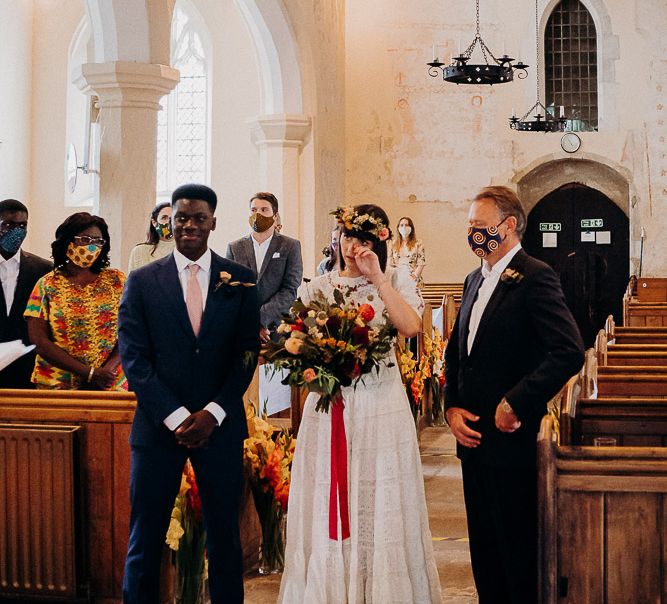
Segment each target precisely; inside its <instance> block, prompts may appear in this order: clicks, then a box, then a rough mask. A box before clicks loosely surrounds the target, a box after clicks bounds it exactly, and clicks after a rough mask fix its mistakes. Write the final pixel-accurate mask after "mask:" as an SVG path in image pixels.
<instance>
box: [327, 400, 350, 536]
mask: <svg viewBox="0 0 667 604" xmlns="http://www.w3.org/2000/svg"><path fill="white" fill-rule="evenodd" d="M344 408H345V404H344V403H343V397H342V396H341V395H340V394H338V395H337V396H336V397H335V398H334V399H333V400H332V401H331V406H330V409H329V412H330V413H331V487H330V488H329V539H333V540H334V541H338V500H339V499H340V532H341V540H343V541H344V540H345V539H349V537H350V512H349V510H348V504H347V438H346V437H345V420H344V419H343V409H344Z"/></svg>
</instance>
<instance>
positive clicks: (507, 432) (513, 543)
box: [445, 187, 583, 604]
mask: <svg viewBox="0 0 667 604" xmlns="http://www.w3.org/2000/svg"><path fill="white" fill-rule="evenodd" d="M469 223H470V227H469V232H468V241H469V245H470V247H471V249H472V250H473V252H474V253H475V254H477V256H479V257H480V258H483V261H482V266H481V267H480V268H478V269H477V270H475V271H473V272H472V273H470V274H469V275H468V277H467V278H466V280H465V284H464V293H463V300H462V303H461V310H460V312H459V316H458V318H457V320H456V324H455V325H454V329H453V332H452V336H451V339H450V341H449V345H448V346H447V350H446V353H445V362H446V387H445V397H446V414H447V421H448V423H449V425H450V426H451V429H452V433H453V434H454V436H455V437H456V440H457V454H458V457H459V458H460V459H461V465H462V469H463V487H464V497H465V504H466V511H467V516H468V534H469V537H470V556H471V561H472V568H473V575H474V577H475V584H476V586H477V591H478V594H479V601H480V604H505V603H508V604H510V603H511V604H518V603H522V604H524V603H525V604H535V602H537V565H536V559H537V471H536V456H537V448H536V437H537V432H538V429H539V424H540V420H541V418H542V417H543V416H544V414H545V413H546V412H547V402H548V401H549V399H550V398H551V397H553V396H554V394H556V393H557V392H558V390H559V389H560V388H561V386H563V384H564V383H565V382H566V381H567V380H568V378H569V377H570V376H572V375H573V374H575V373H576V372H577V371H579V369H580V368H581V365H582V363H583V344H582V341H581V336H580V335H579V331H578V330H577V326H576V323H575V322H574V319H573V318H572V314H571V313H570V311H569V310H568V308H567V306H566V305H565V299H564V296H563V293H562V291H561V286H560V282H559V280H558V277H557V276H556V274H555V273H554V271H553V270H552V269H551V268H550V267H549V266H547V265H546V264H544V263H543V262H540V261H539V260H536V259H535V258H531V257H530V256H528V254H526V253H525V252H524V251H523V249H522V248H521V237H522V235H523V233H524V231H525V228H526V216H525V213H524V211H523V208H522V207H521V203H520V201H519V199H518V198H517V196H516V194H515V193H514V192H513V191H511V190H510V189H508V188H506V187H488V188H486V189H484V190H482V191H481V192H480V193H479V194H478V195H477V196H476V197H475V199H474V201H473V203H472V205H471V208H470V212H469Z"/></svg>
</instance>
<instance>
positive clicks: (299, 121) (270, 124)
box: [250, 114, 311, 149]
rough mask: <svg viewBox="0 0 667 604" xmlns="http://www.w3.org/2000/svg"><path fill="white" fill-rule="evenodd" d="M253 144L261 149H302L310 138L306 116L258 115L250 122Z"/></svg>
mask: <svg viewBox="0 0 667 604" xmlns="http://www.w3.org/2000/svg"><path fill="white" fill-rule="evenodd" d="M250 129H251V136H252V140H253V142H254V143H255V144H256V145H257V146H258V147H260V148H262V147H282V148H297V149H300V148H302V147H303V146H304V145H305V144H306V143H307V142H308V140H309V138H310V131H311V119H310V117H308V116H307V115H290V114H274V115H260V116H259V117H257V118H255V119H254V120H251V122H250Z"/></svg>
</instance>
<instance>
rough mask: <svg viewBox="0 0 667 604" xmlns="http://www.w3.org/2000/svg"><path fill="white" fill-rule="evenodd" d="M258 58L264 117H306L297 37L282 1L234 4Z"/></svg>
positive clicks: (239, 1) (249, 0)
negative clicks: (253, 44) (246, 27)
mask: <svg viewBox="0 0 667 604" xmlns="http://www.w3.org/2000/svg"><path fill="white" fill-rule="evenodd" d="M234 2H235V4H236V6H237V7H238V8H239V10H240V12H241V14H242V15H243V18H244V19H245V21H246V25H247V26H248V30H249V31H250V35H251V37H252V39H253V42H254V43H255V47H256V49H257V54H258V64H259V70H260V74H261V78H262V114H263V115H273V114H294V115H299V114H302V113H303V86H302V78H301V69H300V63H299V52H298V46H297V41H296V37H295V35H294V32H293V30H292V27H291V25H290V23H289V21H288V19H287V17H286V15H285V13H284V8H283V7H282V5H281V2H280V0H272V1H270V2H257V0H234Z"/></svg>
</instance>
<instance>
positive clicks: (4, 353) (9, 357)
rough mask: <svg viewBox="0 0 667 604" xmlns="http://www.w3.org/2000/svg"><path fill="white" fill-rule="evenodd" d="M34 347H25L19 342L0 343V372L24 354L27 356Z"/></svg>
mask: <svg viewBox="0 0 667 604" xmlns="http://www.w3.org/2000/svg"><path fill="white" fill-rule="evenodd" d="M34 347H35V346H34V344H31V345H30V346H26V345H25V344H24V343H23V342H22V341H21V340H14V341H13V342H0V371H2V370H3V369H4V368H5V367H7V365H9V364H10V363H13V362H14V361H15V360H16V359H18V358H20V357H22V356H23V355H24V354H28V353H29V352H30V351H31V350H32V349H33V348H34Z"/></svg>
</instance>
